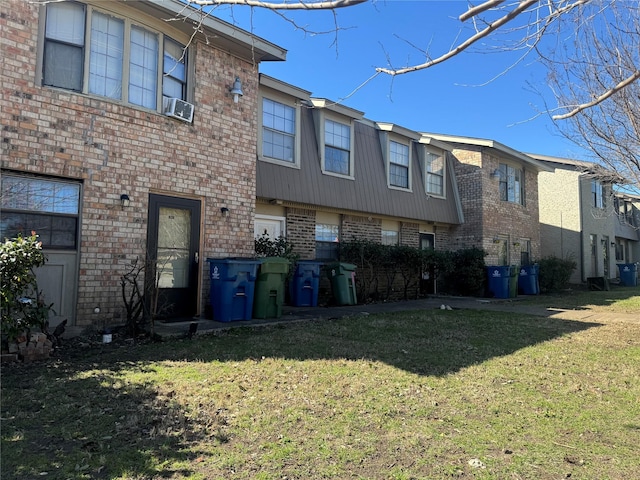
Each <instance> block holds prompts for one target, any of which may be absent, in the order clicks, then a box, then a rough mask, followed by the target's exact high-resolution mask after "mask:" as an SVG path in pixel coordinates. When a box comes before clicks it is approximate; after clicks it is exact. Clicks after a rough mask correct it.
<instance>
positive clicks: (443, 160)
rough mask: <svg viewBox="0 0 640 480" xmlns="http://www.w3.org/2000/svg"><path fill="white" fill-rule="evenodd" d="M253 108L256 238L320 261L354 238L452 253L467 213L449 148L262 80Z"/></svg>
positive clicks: (274, 81) (276, 82) (334, 256)
mask: <svg viewBox="0 0 640 480" xmlns="http://www.w3.org/2000/svg"><path fill="white" fill-rule="evenodd" d="M258 112H259V114H258V152H257V153H258V162H257V202H256V219H255V235H256V236H257V237H260V236H262V235H264V234H267V235H269V237H270V238H277V237H279V236H281V235H282V236H285V237H286V238H287V239H288V240H289V241H290V242H291V243H293V244H294V248H295V250H296V252H297V253H298V254H299V255H300V256H301V258H302V259H316V260H319V261H323V262H331V261H333V260H336V259H338V258H339V247H340V243H341V242H344V241H349V240H355V239H361V240H370V241H373V242H378V243H382V244H386V245H408V246H412V247H420V248H436V249H450V235H451V231H452V230H453V229H455V228H457V227H458V226H459V225H460V224H461V223H462V222H463V221H464V216H463V213H462V208H461V204H460V200H459V198H458V187H457V185H456V179H455V175H454V173H453V168H452V164H451V158H450V147H449V146H448V145H447V144H446V143H444V142H440V141H438V140H436V139H432V138H429V137H426V136H424V135H422V134H420V133H418V132H415V131H412V130H409V129H407V128H404V127H402V126H400V125H395V124H391V123H384V122H376V121H373V120H370V119H367V118H366V117H365V116H364V113H363V112H360V111H357V110H355V109H352V108H349V107H348V106H345V105H342V104H338V103H335V102H332V101H330V100H327V99H324V98H314V97H312V96H311V93H310V92H308V91H306V90H303V89H301V88H298V87H296V86H293V85H289V84H287V83H285V82H282V81H280V80H277V79H275V78H272V77H269V76H266V75H261V77H260V91H259V99H258ZM356 275H357V273H356ZM428 288H430V289H431V291H430V292H428V293H433V285H431V286H430V287H428Z"/></svg>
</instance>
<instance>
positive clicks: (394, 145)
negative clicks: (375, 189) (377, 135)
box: [389, 140, 410, 189]
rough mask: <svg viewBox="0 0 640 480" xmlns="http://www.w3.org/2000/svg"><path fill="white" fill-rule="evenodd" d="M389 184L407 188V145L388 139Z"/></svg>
mask: <svg viewBox="0 0 640 480" xmlns="http://www.w3.org/2000/svg"><path fill="white" fill-rule="evenodd" d="M389 185H391V186H394V187H400V188H407V189H408V188H409V187H410V185H409V146H408V145H405V144H403V143H398V142H394V141H393V140H390V141H389Z"/></svg>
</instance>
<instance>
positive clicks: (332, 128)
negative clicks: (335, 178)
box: [324, 120, 351, 175]
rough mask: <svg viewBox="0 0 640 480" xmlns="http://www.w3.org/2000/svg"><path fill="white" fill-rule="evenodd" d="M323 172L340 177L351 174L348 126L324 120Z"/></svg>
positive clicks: (349, 132)
mask: <svg viewBox="0 0 640 480" xmlns="http://www.w3.org/2000/svg"><path fill="white" fill-rule="evenodd" d="M324 170H325V171H327V172H333V173H338V174H340V175H350V174H351V127H350V126H349V125H345V124H343V123H338V122H334V121H333V120H325V122H324Z"/></svg>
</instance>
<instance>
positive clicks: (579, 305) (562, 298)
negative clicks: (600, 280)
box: [522, 284, 640, 310]
mask: <svg viewBox="0 0 640 480" xmlns="http://www.w3.org/2000/svg"><path fill="white" fill-rule="evenodd" d="M634 297H640V286H635V287H627V286H622V285H615V284H612V285H611V286H610V289H609V290H604V291H603V290H595V291H594V290H588V289H587V287H586V286H583V285H574V286H572V287H571V288H570V289H567V290H565V291H562V292H558V293H547V294H544V295H540V296H532V297H526V299H525V300H523V301H522V304H523V305H527V304H531V305H545V306H547V307H551V308H560V309H573V310H587V309H589V308H591V307H593V306H597V307H612V306H614V305H615V304H616V303H621V302H622V303H624V302H625V301H628V300H631V299H633V298H634ZM636 305H637V307H636V310H637V308H640V302H636Z"/></svg>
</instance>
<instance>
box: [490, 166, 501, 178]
mask: <svg viewBox="0 0 640 480" xmlns="http://www.w3.org/2000/svg"><path fill="white" fill-rule="evenodd" d="M500 177H501V175H500V169H498V168H496V169H495V170H494V171H493V172H491V178H493V179H494V180H497V179H499V178H500Z"/></svg>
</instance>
